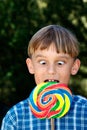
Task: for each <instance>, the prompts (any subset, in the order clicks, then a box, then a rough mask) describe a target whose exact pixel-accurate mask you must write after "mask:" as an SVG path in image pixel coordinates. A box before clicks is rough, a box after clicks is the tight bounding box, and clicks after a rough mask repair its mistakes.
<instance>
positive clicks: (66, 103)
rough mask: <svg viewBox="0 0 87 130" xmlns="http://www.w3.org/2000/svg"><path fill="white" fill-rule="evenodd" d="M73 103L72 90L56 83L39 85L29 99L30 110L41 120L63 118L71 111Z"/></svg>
mask: <svg viewBox="0 0 87 130" xmlns="http://www.w3.org/2000/svg"><path fill="white" fill-rule="evenodd" d="M71 102H72V93H71V91H70V89H69V88H68V87H67V86H66V85H65V84H59V83H56V82H46V83H41V84H39V85H37V86H36V87H35V88H34V90H33V91H32V92H31V94H30V97H29V103H30V109H31V111H32V113H33V114H34V115H35V116H36V117H37V118H40V119H44V118H61V117H63V116H64V115H65V114H66V113H67V112H68V111H69V109H70V105H71Z"/></svg>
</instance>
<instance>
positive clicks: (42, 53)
mask: <svg viewBox="0 0 87 130" xmlns="http://www.w3.org/2000/svg"><path fill="white" fill-rule="evenodd" d="M32 57H35V58H70V57H71V56H70V55H69V54H67V53H64V52H62V51H61V52H57V50H56V47H55V46H54V45H53V44H52V45H50V47H49V48H46V49H43V50H41V49H40V48H38V49H37V50H36V51H35V52H34V53H33V55H32Z"/></svg>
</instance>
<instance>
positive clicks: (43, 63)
mask: <svg viewBox="0 0 87 130" xmlns="http://www.w3.org/2000/svg"><path fill="white" fill-rule="evenodd" d="M64 63H65V62H64V61H58V62H57V64H58V65H63V64H64ZM40 64H42V65H45V64H46V61H44V60H42V61H40Z"/></svg>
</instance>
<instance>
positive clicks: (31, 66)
mask: <svg viewBox="0 0 87 130" xmlns="http://www.w3.org/2000/svg"><path fill="white" fill-rule="evenodd" d="M26 64H27V67H28V71H29V72H30V74H34V67H33V63H32V60H31V58H27V59H26Z"/></svg>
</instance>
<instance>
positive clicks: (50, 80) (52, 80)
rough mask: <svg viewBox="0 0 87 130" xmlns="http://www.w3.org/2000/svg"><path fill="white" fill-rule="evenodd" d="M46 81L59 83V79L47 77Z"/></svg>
mask: <svg viewBox="0 0 87 130" xmlns="http://www.w3.org/2000/svg"><path fill="white" fill-rule="evenodd" d="M44 82H57V83H59V80H56V79H46V80H45V81H44Z"/></svg>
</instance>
